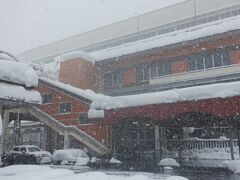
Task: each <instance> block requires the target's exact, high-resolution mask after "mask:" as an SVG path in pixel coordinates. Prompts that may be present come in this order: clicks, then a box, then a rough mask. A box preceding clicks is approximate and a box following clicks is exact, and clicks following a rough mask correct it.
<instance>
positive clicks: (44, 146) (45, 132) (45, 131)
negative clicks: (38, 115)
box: [42, 125, 47, 150]
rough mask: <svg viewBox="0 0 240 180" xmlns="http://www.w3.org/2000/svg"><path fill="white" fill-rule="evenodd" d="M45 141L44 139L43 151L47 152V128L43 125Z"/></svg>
mask: <svg viewBox="0 0 240 180" xmlns="http://www.w3.org/2000/svg"><path fill="white" fill-rule="evenodd" d="M43 128H44V129H43V135H42V136H43V139H42V141H43V142H42V149H43V150H47V126H46V125H43Z"/></svg>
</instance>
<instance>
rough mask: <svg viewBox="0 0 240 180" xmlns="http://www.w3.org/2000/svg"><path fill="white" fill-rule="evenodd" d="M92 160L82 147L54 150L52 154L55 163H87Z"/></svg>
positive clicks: (80, 164)
mask: <svg viewBox="0 0 240 180" xmlns="http://www.w3.org/2000/svg"><path fill="white" fill-rule="evenodd" d="M89 161H90V158H89V156H88V155H87V153H86V152H85V151H83V150H80V149H62V150H56V151H54V153H53V155H52V162H53V163H54V164H69V163H72V164H73V163H74V164H75V165H79V166H82V165H87V163H88V162H89Z"/></svg>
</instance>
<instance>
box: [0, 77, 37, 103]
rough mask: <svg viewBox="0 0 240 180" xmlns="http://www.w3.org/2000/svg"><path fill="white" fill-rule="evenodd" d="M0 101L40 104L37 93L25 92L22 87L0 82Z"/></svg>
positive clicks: (32, 91)
mask: <svg viewBox="0 0 240 180" xmlns="http://www.w3.org/2000/svg"><path fill="white" fill-rule="evenodd" d="M0 99H6V100H14V101H20V102H27V103H36V104H40V103H41V95H40V93H39V92H38V91H35V90H27V89H25V88H24V87H23V86H18V85H13V84H7V83H4V82H0Z"/></svg>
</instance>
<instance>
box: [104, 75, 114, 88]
mask: <svg viewBox="0 0 240 180" xmlns="http://www.w3.org/2000/svg"><path fill="white" fill-rule="evenodd" d="M104 85H105V86H107V87H109V86H112V85H113V82H112V75H111V74H105V76H104Z"/></svg>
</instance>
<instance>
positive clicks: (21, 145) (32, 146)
mask: <svg viewBox="0 0 240 180" xmlns="http://www.w3.org/2000/svg"><path fill="white" fill-rule="evenodd" d="M15 147H19V148H21V147H36V148H39V147H37V146H33V145H19V146H14V147H13V148H15Z"/></svg>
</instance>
